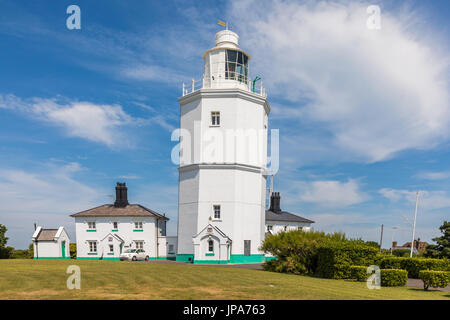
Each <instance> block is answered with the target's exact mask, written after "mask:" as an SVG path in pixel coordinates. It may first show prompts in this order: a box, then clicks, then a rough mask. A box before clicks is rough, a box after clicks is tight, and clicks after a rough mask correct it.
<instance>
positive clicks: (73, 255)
mask: <svg viewBox="0 0 450 320" xmlns="http://www.w3.org/2000/svg"><path fill="white" fill-rule="evenodd" d="M69 250H70V258H71V259H76V258H77V244H76V243H71V244H69Z"/></svg>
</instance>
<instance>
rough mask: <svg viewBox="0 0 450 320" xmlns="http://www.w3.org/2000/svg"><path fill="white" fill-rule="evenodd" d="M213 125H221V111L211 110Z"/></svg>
mask: <svg viewBox="0 0 450 320" xmlns="http://www.w3.org/2000/svg"><path fill="white" fill-rule="evenodd" d="M211 125H212V126H215V127H218V126H220V112H219V111H213V112H211Z"/></svg>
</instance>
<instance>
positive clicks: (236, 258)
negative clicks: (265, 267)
mask: <svg viewBox="0 0 450 320" xmlns="http://www.w3.org/2000/svg"><path fill="white" fill-rule="evenodd" d="M264 261H265V257H264V255H263V254H252V255H250V256H244V255H243V254H232V255H231V257H230V263H259V262H264Z"/></svg>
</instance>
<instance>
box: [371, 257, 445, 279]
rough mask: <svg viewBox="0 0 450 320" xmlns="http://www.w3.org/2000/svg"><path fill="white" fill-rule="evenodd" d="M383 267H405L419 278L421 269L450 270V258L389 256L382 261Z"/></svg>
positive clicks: (411, 275) (381, 266) (410, 275)
mask: <svg viewBox="0 0 450 320" xmlns="http://www.w3.org/2000/svg"><path fill="white" fill-rule="evenodd" d="M380 268H381V269H403V270H406V271H408V275H409V277H410V278H414V279H418V278H419V272H420V271H421V270H435V271H450V259H429V258H400V257H389V258H384V259H382V260H381V261H380Z"/></svg>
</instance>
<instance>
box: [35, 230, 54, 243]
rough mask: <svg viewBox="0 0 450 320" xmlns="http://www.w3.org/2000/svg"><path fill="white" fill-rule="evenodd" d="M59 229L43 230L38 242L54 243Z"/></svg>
mask: <svg viewBox="0 0 450 320" xmlns="http://www.w3.org/2000/svg"><path fill="white" fill-rule="evenodd" d="M56 232H58V229H41V231H40V232H39V234H38V236H37V239H36V240H37V241H53V239H54V238H55V235H56Z"/></svg>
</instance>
